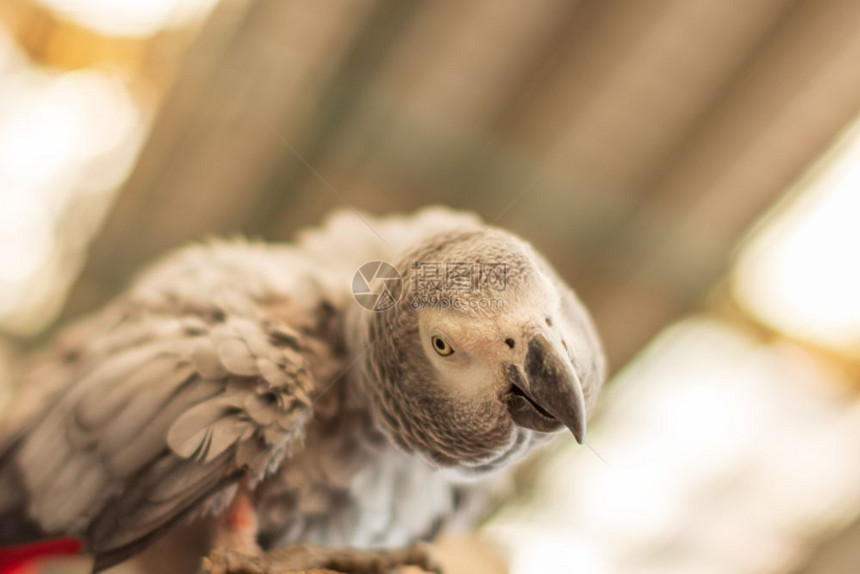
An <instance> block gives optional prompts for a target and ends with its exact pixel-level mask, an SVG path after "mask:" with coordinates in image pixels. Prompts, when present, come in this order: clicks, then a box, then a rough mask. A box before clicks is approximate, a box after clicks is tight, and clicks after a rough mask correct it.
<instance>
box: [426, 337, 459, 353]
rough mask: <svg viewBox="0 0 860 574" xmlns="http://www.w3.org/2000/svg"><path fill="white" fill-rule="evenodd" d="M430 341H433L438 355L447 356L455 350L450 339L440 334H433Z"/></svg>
mask: <svg viewBox="0 0 860 574" xmlns="http://www.w3.org/2000/svg"><path fill="white" fill-rule="evenodd" d="M430 342H431V343H433V350H434V351H436V353H437V354H438V355H441V356H443V357H447V356H448V355H450V354H451V353H453V352H454V349H452V348H451V345H449V344H448V341H446V340H445V339H443V338H442V337H440V336H438V335H433V336H432V337H431V338H430Z"/></svg>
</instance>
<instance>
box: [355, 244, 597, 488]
mask: <svg viewBox="0 0 860 574" xmlns="http://www.w3.org/2000/svg"><path fill="white" fill-rule="evenodd" d="M398 268H399V270H400V272H401V275H402V277H403V293H402V296H401V297H400V299H399V301H398V303H397V304H396V306H395V307H393V308H392V309H390V310H388V311H384V312H380V313H366V314H364V329H363V332H362V333H361V335H363V336H360V337H359V338H358V340H363V341H365V343H366V345H367V347H366V349H367V352H366V356H365V358H364V364H363V365H362V371H361V372H362V375H361V377H360V378H361V388H363V389H364V390H365V391H366V392H367V393H368V394H369V395H370V397H371V402H372V404H373V407H374V411H375V415H376V420H377V423H378V424H379V425H380V426H381V427H382V428H383V431H384V432H385V433H386V434H387V435H388V436H389V438H390V439H391V440H392V441H393V442H394V443H395V444H396V445H398V446H399V447H400V448H401V449H403V450H406V451H407V452H410V453H413V454H417V455H419V456H421V457H422V458H424V459H425V460H427V461H428V462H429V463H430V464H432V465H434V466H437V467H444V468H448V469H451V470H453V471H454V473H455V474H456V475H458V476H462V477H477V476H480V475H483V474H485V473H488V472H492V471H494V470H497V469H499V468H502V467H504V466H507V465H508V464H510V463H512V462H514V461H516V460H518V459H520V458H522V457H523V456H524V455H525V454H527V453H528V452H529V451H530V450H532V448H533V447H534V446H536V445H539V444H541V443H544V442H546V440H547V438H548V437H550V436H552V435H553V434H555V433H557V432H559V431H562V430H564V429H567V430H569V431H570V432H571V433H572V434H573V436H574V438H575V439H576V440H577V442H580V443H581V442H582V441H583V440H584V438H585V430H586V417H587V414H588V411H589V410H590V409H591V408H592V406H593V404H594V402H595V399H596V396H597V393H598V391H599V389H600V387H601V385H602V383H603V378H604V370H605V369H604V361H603V353H602V350H601V346H600V342H599V339H598V337H597V334H596V331H595V330H594V327H593V326H592V323H591V320H590V318H589V316H588V313H587V311H586V310H585V308H584V306H583V305H582V304H581V303H580V302H579V300H578V299H577V298H576V297H575V295H574V294H573V292H572V291H571V290H570V289H569V288H568V287H567V286H566V285H565V284H564V283H563V282H562V281H561V280H560V279H559V278H558V276H557V275H556V273H555V272H554V271H553V270H552V268H551V267H550V266H549V264H548V263H547V262H546V261H545V260H544V259H543V258H542V257H541V256H540V255H539V254H537V253H536V252H535V251H534V250H533V248H532V247H531V246H530V245H529V244H527V243H526V242H524V241H522V240H521V239H519V238H517V237H516V236H514V235H511V234H509V233H507V232H504V231H501V230H497V229H488V230H471V231H461V232H448V233H442V234H439V235H436V236H433V237H431V238H429V239H426V240H424V241H422V242H421V243H420V244H419V245H417V246H415V247H414V248H412V249H410V250H409V251H408V252H407V253H406V254H405V256H404V257H403V258H402V259H401V261H400V262H399V264H398Z"/></svg>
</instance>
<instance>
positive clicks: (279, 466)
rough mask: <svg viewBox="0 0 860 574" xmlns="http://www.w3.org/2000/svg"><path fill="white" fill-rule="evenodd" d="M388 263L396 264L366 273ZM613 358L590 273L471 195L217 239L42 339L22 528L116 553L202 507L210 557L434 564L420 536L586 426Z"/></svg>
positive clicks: (11, 517) (14, 522)
mask: <svg viewBox="0 0 860 574" xmlns="http://www.w3.org/2000/svg"><path fill="white" fill-rule="evenodd" d="M368 226H370V227H371V228H372V229H373V231H374V232H375V233H370V231H369V230H368ZM377 236H378V237H377ZM380 238H384V241H380ZM387 245H390V246H391V247H388V246H387ZM373 261H383V262H384V261H391V268H393V269H396V272H395V273H388V274H385V273H379V274H378V275H377V277H375V278H373V277H365V276H364V275H362V276H361V277H360V279H367V280H368V281H370V283H368V284H367V285H366V287H367V292H362V289H364V287H363V286H362V281H361V280H359V281H358V283H356V278H358V277H359V276H358V275H356V271H357V270H359V269H362V268H363V267H362V266H363V265H365V264H366V263H368V262H373ZM375 265H377V268H379V269H381V266H382V265H384V264H375ZM356 285H358V287H356ZM368 295H370V296H371V297H373V296H376V295H380V296H383V295H384V296H385V297H386V299H385V301H384V303H385V304H384V305H382V304H379V305H377V307H376V308H371V309H370V310H369V309H367V308H366V307H368V306H369V305H367V304H364V305H362V304H359V303H360V302H361V300H360V296H364V297H365V300H367V299H366V297H367V296H368ZM356 299H359V301H357V300H356ZM378 303H383V301H382V300H379V301H378ZM604 376H605V366H604V359H603V354H602V350H601V345H600V342H599V339H598V336H597V334H596V332H595V329H594V327H593V325H592V322H591V320H590V318H589V315H588V313H587V311H586V309H585V308H584V306H583V305H582V304H581V303H580V301H579V300H578V299H577V297H576V296H575V295H574V293H573V292H572V291H571V289H570V288H568V287H567V286H566V285H565V284H564V282H563V281H562V280H561V279H560V278H559V276H558V275H557V274H556V272H555V271H554V270H553V269H552V267H551V266H550V265H549V264H548V263H547V261H546V260H545V259H544V258H543V257H542V256H540V255H539V254H538V253H537V252H536V251H535V250H534V249H533V248H532V247H531V246H530V245H529V244H528V243H526V242H525V241H523V240H522V239H520V238H518V237H516V236H514V235H512V234H510V233H508V232H505V231H503V230H500V229H497V228H493V227H489V226H486V225H484V224H483V223H482V222H481V221H480V220H479V219H478V218H477V217H475V216H473V215H470V214H465V213H459V212H454V211H451V210H448V209H444V208H428V209H424V210H422V211H419V212H417V213H415V214H411V215H403V216H387V217H370V216H365V217H363V218H362V217H356V215H355V214H354V213H351V212H348V211H343V212H337V213H335V214H333V215H332V216H330V217H329V219H328V220H327V221H326V222H325V224H324V225H323V226H321V227H320V228H317V229H311V230H308V231H305V232H303V233H301V234H300V235H299V237H298V239H297V241H296V242H295V243H293V244H280V245H278V244H265V243H255V242H249V241H245V240H238V239H237V240H230V241H209V242H205V243H201V244H195V245H192V246H189V247H185V248H182V249H180V250H178V251H176V252H174V253H172V254H169V255H168V256H167V257H166V258H164V259H163V260H161V261H160V262H158V263H156V264H155V265H154V266H153V267H151V268H150V269H148V270H146V271H145V272H144V273H143V274H142V275H141V276H140V277H139V278H138V279H137V280H136V281H135V282H134V283H133V285H132V286H131V287H130V289H129V290H128V291H127V292H126V293H125V294H123V295H122V296H120V297H119V298H118V299H117V300H115V301H114V302H112V303H110V304H109V305H107V306H106V307H105V308H104V309H102V310H101V311H99V312H97V313H96V314H94V315H92V316H90V317H88V318H85V319H83V320H81V321H80V322H78V323H77V324H73V325H72V326H71V327H69V328H67V329H66V330H65V331H62V332H61V333H60V334H59V335H58V336H57V337H56V339H55V340H54V342H53V343H52V344H51V345H49V346H48V348H47V350H45V351H43V352H42V353H40V354H38V355H36V356H35V357H34V358H33V360H32V362H31V366H30V367H29V368H28V369H27V370H26V371H25V373H24V375H23V377H24V378H23V379H22V385H21V391H20V393H19V395H20V396H19V397H18V399H17V400H16V402H14V403H13V406H12V408H11V409H10V411H9V412H8V413H7V415H6V420H5V421H4V425H3V426H4V429H5V430H4V434H3V439H2V443H0V545H2V544H17V543H23V542H27V541H32V540H39V539H43V538H47V537H56V536H60V535H71V536H75V537H78V538H80V539H81V540H83V541H84V544H85V548H86V550H87V551H89V552H90V553H92V554H93V555H94V557H95V565H94V570H95V571H99V570H102V569H105V568H107V567H109V566H111V565H114V564H117V563H119V562H121V561H123V560H126V559H127V558H129V557H131V556H133V555H135V554H137V553H138V552H140V551H141V550H143V549H144V548H145V547H147V546H149V545H150V544H151V543H153V542H154V541H156V539H159V538H161V537H162V536H163V535H165V533H167V532H168V531H171V530H173V529H175V528H176V526H177V525H179V524H182V523H187V522H189V521H197V522H203V523H205V524H207V525H208V526H209V528H210V529H211V546H210V553H209V556H208V558H206V559H205V560H204V561H203V564H204V568H205V569H208V570H209V571H211V572H224V573H227V572H236V573H238V572H258V573H264V572H288V571H293V570H296V571H298V570H302V569H307V568H330V569H333V570H339V571H344V572H377V571H386V570H387V569H388V568H391V567H395V566H398V565H400V564H408V563H414V564H417V565H419V566H423V567H425V568H429V567H430V566H432V564H429V562H430V560H431V558H430V557H428V556H427V553H426V552H425V549H424V547H423V546H420V543H419V542H417V541H421V540H427V539H430V538H432V537H433V536H434V535H435V534H436V533H437V532H438V531H439V530H440V529H442V528H444V527H446V526H448V525H451V524H455V523H457V522H461V523H463V522H465V523H468V522H469V521H470V520H474V518H475V517H476V510H475V509H476V508H479V507H480V504H481V502H480V501H483V500H484V498H485V497H486V495H487V493H488V492H491V491H492V488H491V487H490V486H489V485H492V484H493V483H494V481H497V480H498V479H499V477H500V476H501V475H502V474H503V473H501V471H502V470H503V469H506V468H509V467H510V466H511V465H512V464H513V463H515V462H516V461H518V460H521V459H522V458H523V457H524V456H526V455H527V454H528V453H530V452H533V451H534V450H535V447H538V446H539V445H542V444H545V443H546V442H547V440H548V439H549V438H550V437H551V436H553V435H554V434H556V433H557V432H558V431H560V430H563V429H564V428H567V429H569V430H570V432H572V434H573V436H574V437H575V439H576V440H577V441H578V442H582V441H583V440H584V436H585V430H586V417H587V415H588V413H589V412H590V411H591V410H592V409H593V406H594V404H595V401H596V398H597V395H598V392H599V390H600V388H601V385H602V383H603V380H604ZM416 544H419V545H416ZM362 549H364V550H362Z"/></svg>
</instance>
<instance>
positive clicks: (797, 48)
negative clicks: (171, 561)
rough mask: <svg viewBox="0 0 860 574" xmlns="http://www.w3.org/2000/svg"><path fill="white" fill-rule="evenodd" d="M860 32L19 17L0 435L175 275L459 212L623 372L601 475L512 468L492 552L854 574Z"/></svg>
mask: <svg viewBox="0 0 860 574" xmlns="http://www.w3.org/2000/svg"><path fill="white" fill-rule="evenodd" d="M858 21H860V2H856V1H850V0H819V1H815V2H814V1H812V0H751V1H749V2H745V3H744V5H743V8H742V9H741V8H740V7H739V6H738V5H737V4H734V3H728V2H715V1H711V0H635V1H617V2H602V1H600V0H537V1H534V2H529V3H523V2H519V1H515V0H478V1H473V2H470V3H458V2H454V1H453V0H451V1H437V2H406V1H400V0H391V1H387V0H377V1H371V0H324V1H319V2H300V1H298V0H220V1H219V0H146V1H126V2H114V1H112V0H0V333H2V336H0V380H2V383H0V405H2V403H3V402H4V401H5V400H6V399H7V398H8V396H9V394H10V393H11V392H12V390H13V388H14V380H13V379H14V377H13V375H12V373H14V370H15V365H16V363H17V362H18V361H19V360H20V358H21V357H22V356H24V355H25V354H26V352H27V351H28V350H30V349H32V348H33V347H35V346H37V345H38V344H39V343H40V342H42V341H44V340H45V338H46V337H47V336H49V335H50V333H52V332H53V331H54V330H55V329H56V327H57V326H58V325H61V324H63V323H64V322H66V321H67V320H69V319H71V318H74V317H76V316H79V315H80V314H82V313H85V312H87V311H90V310H92V309H94V308H96V307H97V306H99V305H101V304H103V303H104V302H105V301H107V300H108V299H109V298H111V297H112V296H113V295H115V294H116V293H117V292H118V291H119V290H121V289H122V288H123V286H124V285H126V284H127V282H128V281H129V279H130V277H131V276H132V275H133V274H134V272H135V271H137V270H138V269H139V268H140V267H141V265H143V264H144V263H146V262H147V261H149V260H151V259H152V258H154V257H155V256H157V255H158V254H160V253H162V252H164V251H165V250H167V249H170V248H172V247H175V246H178V245H181V244H183V243H185V242H188V241H190V240H193V239H196V238H200V237H202V236H206V235H213V234H236V233H242V234H248V235H251V236H255V237H265V238H268V239H272V240H280V239H289V238H290V237H291V236H292V235H293V234H294V233H295V231H296V230H297V229H299V228H301V227H304V226H307V225H311V224H315V223H317V222H319V221H320V219H321V218H322V217H323V215H324V214H325V213H326V212H328V211H329V210H330V209H332V208H334V207H336V206H339V205H341V201H340V199H339V198H338V195H341V196H343V198H345V199H346V200H347V201H348V202H349V203H350V204H352V205H354V206H356V207H357V208H359V209H363V210H367V211H370V212H374V213H385V212H392V211H407V210H412V209H415V208H417V207H419V206H422V205H426V204H438V203H441V204H447V205H450V206H453V207H457V208H464V209H469V210H474V211H476V212H478V213H479V214H481V215H482V216H483V217H484V218H485V219H487V220H488V221H497V223H498V224H499V225H502V226H504V227H507V228H509V229H511V230H513V231H515V232H517V233H519V234H521V235H523V236H524V237H526V238H528V239H529V240H531V241H532V242H533V243H534V244H535V245H536V246H537V247H538V249H539V250H541V251H542V252H544V253H545V254H546V255H547V257H548V258H549V259H550V260H551V261H552V263H553V264H554V265H555V266H556V267H557V268H558V269H559V270H560V271H561V272H562V274H563V275H564V276H565V278H566V279H567V280H568V282H569V283H570V284H571V285H573V286H574V288H575V289H576V290H577V291H578V292H579V293H580V295H581V296H582V298H583V299H584V300H585V301H586V303H587V304H588V305H589V307H590V309H591V310H592V312H593V314H594V317H595V320H596V322H597V324H598V327H599V329H600V331H601V333H602V334H603V337H604V340H605V343H606V347H607V351H608V355H609V360H610V363H611V365H612V367H613V372H614V376H613V379H612V380H611V381H610V384H609V386H608V389H607V392H606V393H605V395H604V398H603V400H602V406H601V409H600V412H599V413H598V416H597V419H596V420H595V422H594V424H593V425H592V426H591V430H590V435H589V443H590V447H591V448H590V449H589V448H574V445H572V444H571V443H572V441H570V440H560V441H559V442H558V443H556V444H554V445H553V447H552V448H551V451H550V452H549V453H548V454H547V455H546V456H544V457H541V458H540V459H539V460H537V461H535V462H534V463H533V464H531V465H529V466H528V467H526V468H525V469H523V471H522V472H520V474H519V477H518V479H519V482H520V484H521V485H522V490H521V492H522V493H521V495H520V496H519V497H518V498H516V499H514V500H513V501H511V502H510V503H509V504H507V505H506V506H504V507H502V508H501V509H499V511H498V512H497V513H496V514H495V515H494V516H493V517H492V518H491V519H490V520H489V522H488V523H487V524H486V525H485V526H484V527H483V528H482V530H481V532H480V533H479V535H478V540H480V541H481V542H480V543H479V542H477V541H473V542H474V544H475V545H477V544H491V545H495V546H496V547H497V548H499V549H500V552H501V554H502V556H503V557H504V560H505V561H506V562H507V563H508V564H509V568H510V571H511V572H513V573H514V574H531V573H535V574H537V573H544V572H573V571H581V572H588V573H590V574H622V573H623V574H646V573H647V574H657V573H659V574H673V573H679V574H680V573H684V574H688V573H699V574H710V573H714V574H717V573H720V574H765V573H774V574H776V573H785V574H789V573H791V574H837V573H839V574H842V573H852V574H853V573H856V572H857V571H858V570H860V401H859V400H858V396H857V388H858V383H860V124H858V123H856V120H857V119H858V113H860V74H858V73H857V62H860V34H858V32H857V26H856V23H857V22H858ZM332 189H334V190H336V192H335V193H332ZM466 553H467V554H468V553H469V552H466ZM461 559H465V558H462V557H461ZM472 559H473V560H475V562H473V563H471V564H470V565H468V566H461V567H460V570H458V571H463V572H470V573H471V572H475V573H477V572H479V571H481V570H479V569H481V568H483V569H486V571H487V572H498V571H500V570H504V568H500V567H498V566H494V565H493V564H495V562H494V559H489V558H487V559H483V558H478V559H475V558H474V556H473V557H472ZM78 566H80V565H78ZM52 568H53V570H52V571H56V572H66V571H70V570H69V568H73V567H69V566H64V565H54V566H53V567H52Z"/></svg>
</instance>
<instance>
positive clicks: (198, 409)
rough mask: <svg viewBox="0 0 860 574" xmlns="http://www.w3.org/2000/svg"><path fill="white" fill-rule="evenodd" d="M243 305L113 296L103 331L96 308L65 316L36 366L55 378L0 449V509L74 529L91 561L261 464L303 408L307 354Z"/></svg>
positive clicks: (50, 527)
mask: <svg viewBox="0 0 860 574" xmlns="http://www.w3.org/2000/svg"><path fill="white" fill-rule="evenodd" d="M234 307H236V306H235V305H234ZM238 307H239V308H241V307H242V306H241V305H240V306H238ZM247 308H248V312H247V313H230V312H226V313H225V312H224V311H222V310H220V309H219V310H216V312H212V313H200V312H186V313H184V314H183V313H176V312H171V313H164V312H155V313H153V312H152V311H151V310H148V309H147V310H144V309H132V310H130V311H128V310H124V311H123V310H119V312H117V309H116V307H114V308H112V309H111V311H112V312H113V313H114V316H115V320H114V322H113V323H114V324H113V325H112V326H111V327H110V328H109V329H107V330H106V332H105V331H103V330H102V328H103V327H104V323H105V321H104V320H103V319H104V317H103V316H102V317H98V319H100V320H99V321H96V322H95V324H96V325H97V326H98V327H99V329H98V330H97V331H96V332H90V333H87V329H80V328H79V329H78V330H77V333H76V336H75V338H76V339H77V340H78V341H79V343H78V344H77V345H76V346H72V347H71V349H67V350H66V352H65V354H64V356H63V357H62V359H60V358H57V359H56V360H63V361H65V363H64V364H65V367H64V368H59V367H57V366H56V365H55V366H53V368H48V369H42V371H43V372H49V373H53V375H54V376H59V375H61V374H62V376H63V378H64V379H65V384H64V385H63V387H62V390H61V391H59V392H58V393H56V395H54V396H53V398H52V403H53V404H51V405H50V406H49V407H48V408H47V409H46V410H44V411H43V412H42V414H41V415H40V416H39V417H36V418H34V419H33V420H32V421H31V423H30V424H29V425H28V426H27V427H26V428H25V430H24V431H23V432H21V433H19V435H18V437H17V438H16V439H15V441H14V444H12V445H11V446H10V447H7V448H6V449H5V451H6V452H5V453H4V454H3V456H2V458H3V459H4V461H3V465H4V467H11V472H13V473H14V482H15V484H16V485H17V487H18V488H17V489H16V491H17V493H16V494H14V495H13V494H11V493H10V491H9V490H8V489H6V493H5V494H3V495H0V514H2V513H3V512H4V505H5V506H6V507H7V508H8V507H9V506H10V503H11V502H17V503H18V508H19V510H20V511H21V512H23V513H25V516H24V517H23V518H22V520H24V521H25V522H29V523H35V524H36V525H37V526H38V528H39V530H40V531H41V533H42V534H43V535H45V536H52V535H60V534H73V535H77V536H80V537H82V538H83V539H84V540H85V542H86V545H87V548H88V549H89V550H90V551H91V552H93V553H94V554H95V555H96V568H97V569H103V568H106V567H108V566H110V565H111V564H114V563H116V562H119V561H121V560H123V559H125V558H127V557H128V556H130V555H132V554H134V553H136V552H137V551H139V550H140V549H142V547H143V546H145V545H147V544H148V543H149V542H151V541H152V540H154V539H155V538H156V537H157V536H158V535H159V534H160V533H161V532H163V531H164V530H165V529H167V528H168V527H169V526H171V525H172V524H173V523H174V522H175V521H176V520H178V519H180V518H182V517H184V516H186V515H188V514H189V513H190V512H192V511H196V510H206V509H207V508H209V509H210V510H214V508H210V507H211V506H212V505H213V504H218V501H217V498H218V497H213V495H215V494H217V493H219V492H222V491H225V490H226V489H227V488H228V487H229V486H230V485H232V484H235V483H237V482H238V481H239V480H240V479H241V478H242V477H243V476H245V475H248V476H250V477H251V479H259V478H262V477H263V476H264V475H265V474H266V472H267V471H270V470H272V469H273V468H274V467H275V466H276V465H277V464H278V463H279V461H280V460H281V458H282V457H283V456H284V454H285V453H287V452H288V451H289V449H290V447H291V446H293V445H294V444H295V443H296V442H297V441H299V440H301V436H302V430H303V423H304V421H305V420H306V418H307V416H308V414H309V412H310V404H311V398H310V393H311V388H312V387H311V381H310V376H309V372H308V369H307V367H306V364H305V363H306V358H307V357H306V355H307V353H305V352H304V347H303V337H302V335H300V334H299V333H298V332H297V331H294V330H292V329H290V328H289V327H287V326H285V325H282V324H277V323H274V322H272V319H271V316H270V315H267V314H265V313H259V312H256V313H255V312H254V311H255V309H254V307H253V304H251V303H250V302H248V303H247ZM120 309H121V308H120ZM255 317H259V318H255ZM8 472H9V469H7V468H3V469H2V472H0V474H3V473H8ZM9 480H10V479H9V478H8V476H7V478H6V479H5V481H6V482H5V484H9ZM0 482H2V481H0ZM227 494H228V495H229V491H228V492H227ZM4 497H5V498H6V499H7V500H5V501H4ZM10 498H14V499H15V500H13V501H10V500H9V499H10ZM222 503H223V501H222ZM207 505H208V506H207ZM6 530H7V531H8V530H9V528H7V529H6ZM5 535H6V534H5V533H4V532H2V529H0V537H2V536H5ZM0 542H9V540H5V541H3V540H0ZM18 542H20V541H18Z"/></svg>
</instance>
